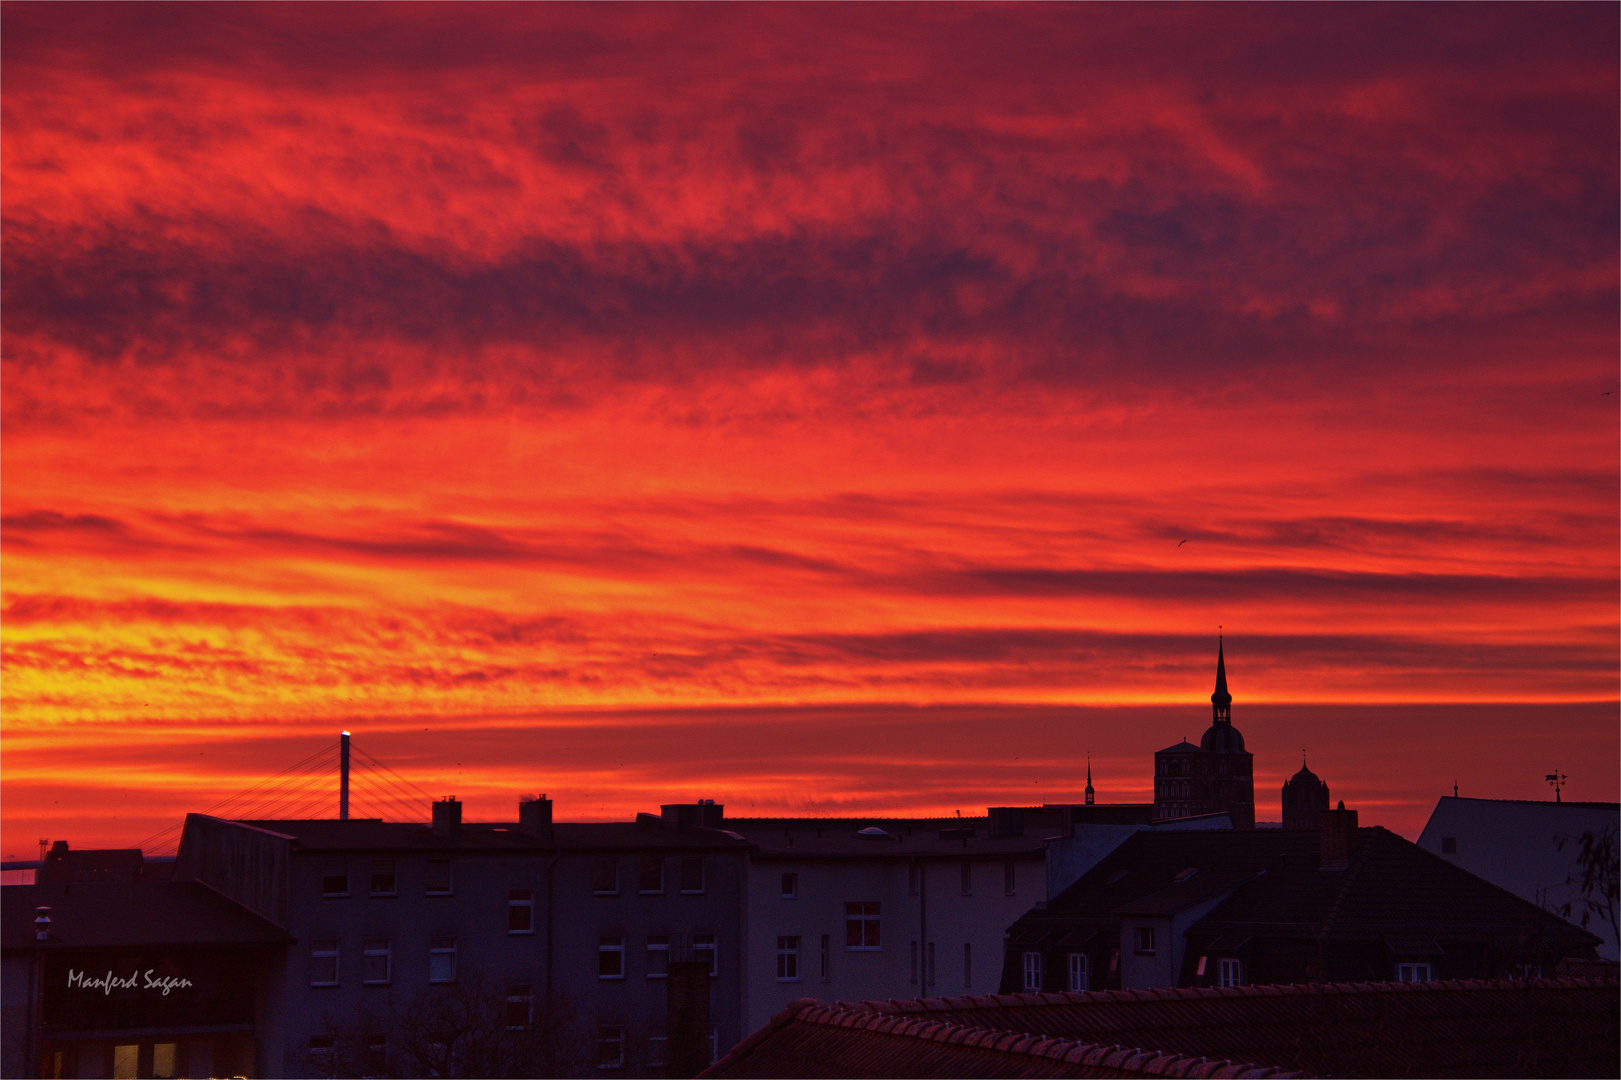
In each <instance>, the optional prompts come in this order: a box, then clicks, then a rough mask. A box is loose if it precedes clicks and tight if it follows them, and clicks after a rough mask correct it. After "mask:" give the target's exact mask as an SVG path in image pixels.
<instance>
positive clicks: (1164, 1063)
mask: <svg viewBox="0 0 1621 1080" xmlns="http://www.w3.org/2000/svg"><path fill="white" fill-rule="evenodd" d="M698 1075H699V1076H701V1077H892V1076H913V1077H947V1076H950V1077H960V1076H973V1077H1069V1076H1113V1077H1141V1076H1197V1077H1214V1076H1223V1077H1226V1076H1246V1077H1280V1078H1281V1077H1293V1076H1298V1075H1300V1074H1298V1073H1292V1072H1285V1071H1283V1070H1280V1069H1275V1068H1268V1067H1265V1066H1257V1065H1253V1064H1234V1063H1233V1062H1230V1061H1226V1060H1212V1059H1209V1058H1203V1057H1192V1056H1189V1055H1185V1054H1166V1053H1160V1052H1157V1051H1153V1050H1144V1049H1141V1048H1138V1047H1129V1046H1120V1045H1117V1044H1106V1043H1098V1042H1086V1041H1078V1040H1073V1039H1063V1038H1050V1037H1043V1036H1039V1035H1028V1034H1022V1033H1018V1032H1011V1031H1008V1030H1006V1029H1000V1030H998V1029H994V1028H986V1027H975V1026H970V1025H964V1024H959V1023H953V1022H951V1021H949V1020H946V1019H944V1018H938V1017H933V1016H931V1017H927V1018H911V1017H906V1016H899V1015H894V1014H892V1013H891V1014H886V1013H885V1012H882V1011H879V1010H874V1009H869V1008H866V1007H864V1006H853V1007H852V1006H841V1005H831V1006H830V1005H823V1004H821V1003H820V1002H817V1001H814V1000H811V999H810V998H802V999H801V1000H799V1001H796V1002H794V1003H793V1004H791V1005H789V1006H788V1008H786V1009H784V1010H783V1011H782V1012H780V1013H778V1014H777V1015H776V1016H774V1017H772V1018H771V1020H770V1021H769V1022H768V1023H767V1024H766V1025H765V1027H763V1028H761V1029H760V1030H759V1031H757V1032H755V1033H754V1034H752V1035H750V1036H749V1037H748V1038H746V1039H744V1040H743V1041H742V1042H740V1043H738V1044H737V1046H735V1047H733V1048H732V1050H731V1052H730V1053H728V1054H727V1055H726V1056H725V1057H723V1058H721V1059H720V1060H719V1061H717V1062H715V1064H713V1065H711V1066H710V1067H709V1068H708V1069H705V1070H704V1071H703V1072H701V1073H699V1074H698Z"/></svg>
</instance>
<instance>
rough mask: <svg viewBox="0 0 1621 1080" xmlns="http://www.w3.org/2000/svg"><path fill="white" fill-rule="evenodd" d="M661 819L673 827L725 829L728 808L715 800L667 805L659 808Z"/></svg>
mask: <svg viewBox="0 0 1621 1080" xmlns="http://www.w3.org/2000/svg"><path fill="white" fill-rule="evenodd" d="M659 817H660V818H661V819H662V820H664V821H666V822H668V823H669V824H671V825H702V826H703V827H704V828H706V829H720V828H724V827H725V822H726V807H725V805H724V804H720V803H717V802H715V800H714V799H699V800H698V801H697V802H696V803H665V804H664V805H662V806H660V807H659Z"/></svg>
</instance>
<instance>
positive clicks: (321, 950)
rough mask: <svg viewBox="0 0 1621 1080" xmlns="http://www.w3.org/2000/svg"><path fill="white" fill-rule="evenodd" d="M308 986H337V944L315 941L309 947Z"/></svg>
mask: <svg viewBox="0 0 1621 1080" xmlns="http://www.w3.org/2000/svg"><path fill="white" fill-rule="evenodd" d="M310 985H311V986H337V985H338V943H337V942H336V941H317V942H315V943H314V944H313V945H311V946H310Z"/></svg>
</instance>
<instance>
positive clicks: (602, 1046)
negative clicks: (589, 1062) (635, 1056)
mask: <svg viewBox="0 0 1621 1080" xmlns="http://www.w3.org/2000/svg"><path fill="white" fill-rule="evenodd" d="M624 1064H625V1029H624V1028H622V1027H601V1028H598V1029H597V1068H599V1069H618V1068H620V1067H622V1066H623V1065H624Z"/></svg>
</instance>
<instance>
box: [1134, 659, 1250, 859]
mask: <svg viewBox="0 0 1621 1080" xmlns="http://www.w3.org/2000/svg"><path fill="white" fill-rule="evenodd" d="M1210 705H1211V710H1212V717H1211V721H1210V728H1209V730H1207V731H1206V732H1205V733H1204V738H1202V739H1200V740H1199V745H1198V746H1194V745H1193V744H1192V743H1190V742H1188V741H1187V740H1186V739H1184V740H1182V741H1181V742H1179V743H1177V744H1176V745H1175V746H1172V747H1167V748H1166V749H1164V750H1161V751H1160V752H1159V753H1157V754H1155V755H1154V817H1155V818H1156V819H1161V820H1163V819H1169V818H1184V817H1196V816H1199V815H1201V814H1228V815H1230V816H1231V817H1232V820H1233V827H1234V828H1235V829H1253V828H1254V827H1255V765H1254V759H1255V755H1253V754H1251V753H1249V752H1248V751H1246V750H1245V749H1244V736H1243V735H1240V734H1239V732H1238V729H1237V728H1235V727H1233V718H1232V705H1233V696H1232V694H1230V693H1228V692H1227V661H1226V657H1225V655H1224V649H1223V648H1222V646H1220V645H1218V646H1217V648H1216V690H1215V693H1213V694H1211V695H1210Z"/></svg>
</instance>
